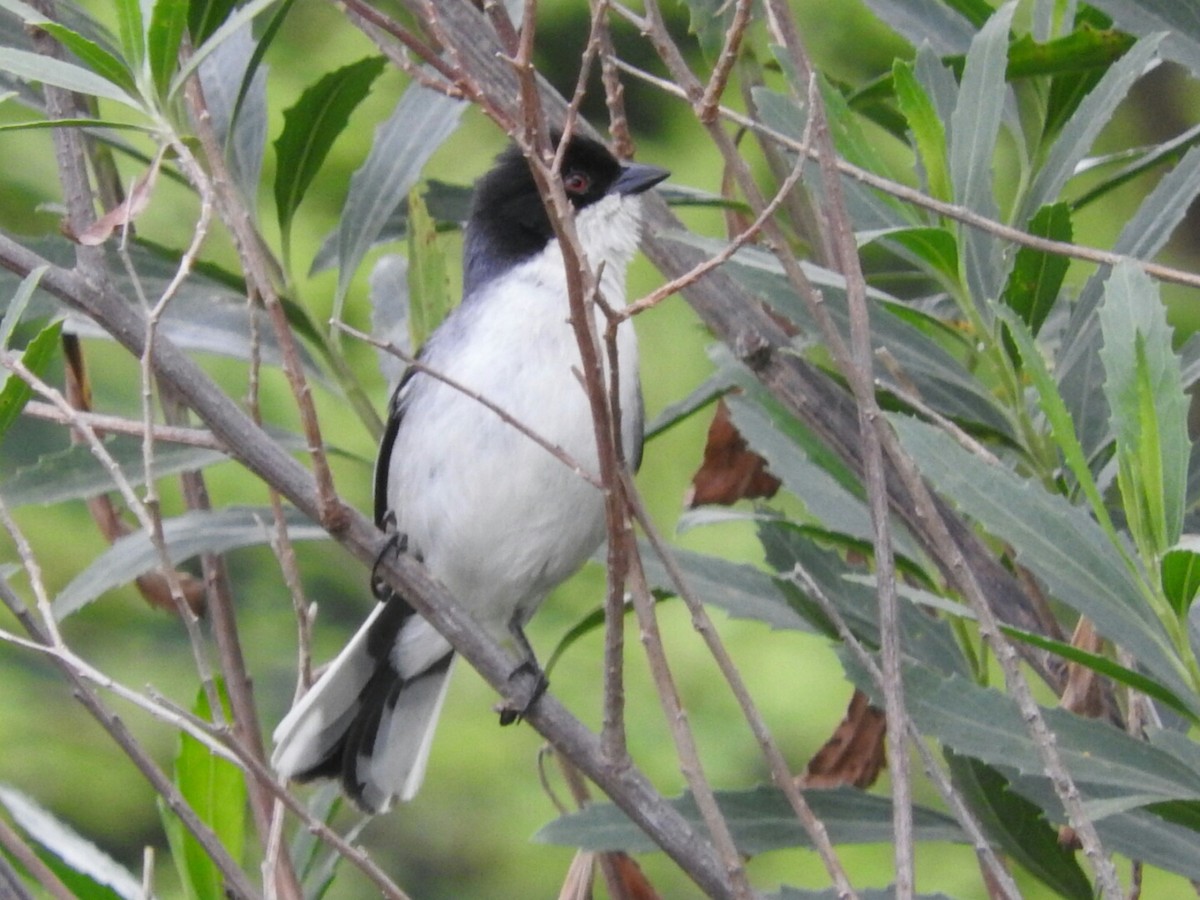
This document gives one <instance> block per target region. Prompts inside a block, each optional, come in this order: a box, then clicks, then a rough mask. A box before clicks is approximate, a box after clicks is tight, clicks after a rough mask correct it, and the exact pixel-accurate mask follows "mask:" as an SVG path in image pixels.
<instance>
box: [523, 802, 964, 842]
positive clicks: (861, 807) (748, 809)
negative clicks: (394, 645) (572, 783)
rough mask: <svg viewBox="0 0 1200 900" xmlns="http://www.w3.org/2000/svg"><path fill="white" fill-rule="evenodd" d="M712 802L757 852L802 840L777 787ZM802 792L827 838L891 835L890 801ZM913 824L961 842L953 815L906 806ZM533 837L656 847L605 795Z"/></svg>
mask: <svg viewBox="0 0 1200 900" xmlns="http://www.w3.org/2000/svg"><path fill="white" fill-rule="evenodd" d="M716 796H717V804H718V805H719V806H720V807H721V812H722V814H723V816H724V818H725V821H726V822H727V823H728V824H729V828H730V831H731V832H732V834H733V839H734V842H735V843H736V844H737V846H738V849H739V850H740V851H741V852H743V853H747V854H750V855H755V856H757V855H758V854H760V853H765V852H767V851H768V850H779V849H783V848H785V847H807V846H810V844H809V841H808V836H807V834H806V833H805V831H804V829H803V828H802V827H801V826H800V823H799V822H798V821H797V820H796V813H795V811H794V810H793V809H792V807H791V804H790V803H788V800H787V798H786V797H785V796H784V795H783V792H782V791H779V790H777V789H775V788H769V787H758V788H753V789H751V790H748V791H717V795H716ZM805 799H806V800H807V801H808V803H809V805H810V806H812V809H813V812H814V813H816V816H817V818H818V819H820V820H821V822H822V823H824V825H825V828H826V830H827V831H828V832H829V838H830V840H832V841H833V842H834V843H835V844H873V843H886V842H889V841H891V840H892V820H891V815H892V804H891V802H890V801H889V800H887V799H886V798H884V797H877V796H875V795H873V794H868V793H865V792H863V791H859V790H855V789H854V788H835V789H833V790H828V791H809V792H808V793H807V794H806V795H805ZM670 802H671V805H672V806H673V807H675V809H676V810H677V811H678V812H679V813H680V814H682V815H683V816H684V817H685V818H686V819H688V820H689V821H690V822H692V823H694V824H695V825H696V826H697V827H700V828H702V827H703V825H702V823H701V818H700V814H699V812H698V811H697V809H696V805H695V802H694V801H693V800H692V797H691V795H690V794H684V795H683V796H681V797H677V798H675V799H674V800H671V801H670ZM913 813H914V816H913V829H914V834H915V836H916V839H917V840H919V841H951V842H955V843H958V842H962V841H964V840H965V839H966V837H965V835H963V833H962V831H961V830H959V827H958V825H957V823H956V822H955V821H954V820H953V819H951V818H950V817H949V816H946V815H944V814H942V813H939V812H934V811H933V810H929V809H924V808H922V807H919V806H918V807H914V809H913ZM534 839H535V840H538V841H541V842H543V843H547V844H565V845H567V846H571V847H580V848H582V849H584V850H591V851H597V852H599V851H604V850H625V851H627V852H631V853H645V852H649V851H652V850H656V849H658V848H657V846H656V845H655V844H654V843H652V842H651V840H650V838H649V837H647V836H646V835H645V834H644V833H643V832H642V831H641V830H640V829H639V828H638V827H637V826H636V825H634V824H633V823H632V822H630V821H629V819H627V818H626V817H625V814H624V813H623V812H621V811H620V810H619V809H617V808H616V807H615V806H613V805H611V804H608V803H593V804H591V805H589V806H587V807H585V808H584V809H583V810H581V811H580V812H577V813H570V814H568V815H566V816H562V817H561V818H558V819H556V820H554V821H553V822H551V823H549V824H548V825H546V826H544V827H543V828H542V829H541V831H539V832H538V833H537V834H536V835H534Z"/></svg>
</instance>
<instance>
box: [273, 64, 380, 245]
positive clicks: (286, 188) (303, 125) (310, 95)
mask: <svg viewBox="0 0 1200 900" xmlns="http://www.w3.org/2000/svg"><path fill="white" fill-rule="evenodd" d="M383 67H384V59H383V57H381V56H372V57H368V58H366V59H362V60H359V61H358V62H356V63H351V64H350V65H347V66H343V67H342V68H340V69H337V70H336V71H334V72H330V73H329V74H327V75H325V76H324V77H322V78H321V79H320V80H319V81H318V82H317V83H316V84H314V85H312V86H311V87H310V88H308V89H307V90H306V91H305V92H304V93H303V94H302V95H301V97H300V99H299V100H298V101H297V102H296V104H295V105H294V106H292V107H291V108H290V109H288V110H285V111H284V114H283V131H282V133H280V135H279V138H278V139H277V140H276V141H275V155H276V171H275V206H276V214H277V216H278V218H279V227H280V230H281V231H282V232H283V234H284V242H285V245H286V244H287V242H288V241H289V240H290V237H289V236H290V234H291V224H292V217H293V216H294V215H295V213H296V209H297V208H298V207H299V206H300V202H301V201H302V200H303V199H304V195H305V194H306V193H307V191H308V188H309V186H310V185H311V184H312V182H313V179H314V178H316V176H317V172H319V171H320V169H321V165H322V164H323V163H324V162H325V157H326V156H327V155H328V154H329V150H330V148H331V147H332V146H333V142H334V141H335V140H336V139H337V137H338V135H340V134H341V133H342V131H343V130H345V128H346V124H347V123H348V122H349V121H350V113H351V112H353V111H354V109H355V107H357V106H358V104H359V103H361V102H362V101H363V99H364V98H365V97H366V96H367V93H368V92H369V91H370V89H371V85H372V84H373V83H374V81H375V79H376V78H378V77H379V74H380V73H381V72H382V71H383Z"/></svg>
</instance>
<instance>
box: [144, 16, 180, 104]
mask: <svg viewBox="0 0 1200 900" xmlns="http://www.w3.org/2000/svg"><path fill="white" fill-rule="evenodd" d="M187 23H188V0H155V3H154V11H153V12H152V13H151V14H150V28H149V29H148V30H147V32H146V50H147V57H148V59H149V61H150V77H151V79H152V80H153V82H154V86H155V87H156V88H158V92H159V94H160V95H163V94H165V93H166V91H167V89H168V88H169V87H170V85H171V77H172V76H173V75H174V73H175V69H176V68H177V67H178V65H179V46H180V44H181V43H182V42H183V33H184V31H185V30H186V29H187Z"/></svg>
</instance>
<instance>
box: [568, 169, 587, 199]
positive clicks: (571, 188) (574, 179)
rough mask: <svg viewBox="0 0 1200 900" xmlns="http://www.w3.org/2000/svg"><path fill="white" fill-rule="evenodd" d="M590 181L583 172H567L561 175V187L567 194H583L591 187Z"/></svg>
mask: <svg viewBox="0 0 1200 900" xmlns="http://www.w3.org/2000/svg"><path fill="white" fill-rule="evenodd" d="M591 185H592V181H591V179H590V178H588V177H587V175H585V174H584V173H583V172H567V173H566V174H565V175H564V176H563V187H564V188H566V190H567V193H568V194H583V193H586V192H587V189H588V188H589V187H591Z"/></svg>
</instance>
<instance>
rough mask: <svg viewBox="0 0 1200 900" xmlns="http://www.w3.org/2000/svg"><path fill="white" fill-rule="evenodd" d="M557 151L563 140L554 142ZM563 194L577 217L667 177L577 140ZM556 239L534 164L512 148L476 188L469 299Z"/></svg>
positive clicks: (571, 146) (565, 168)
mask: <svg viewBox="0 0 1200 900" xmlns="http://www.w3.org/2000/svg"><path fill="white" fill-rule="evenodd" d="M552 139H553V141H554V144H555V146H557V145H558V141H559V135H557V134H554V135H553V136H552ZM561 171H562V181H563V188H564V189H565V190H566V193H567V197H568V199H569V200H570V201H571V203H572V205H573V206H574V207H575V209H576V211H579V210H582V209H585V208H586V207H588V206H590V205H592V204H593V203H596V202H597V201H599V200H602V199H603V198H604V197H606V196H607V195H609V194H612V193H619V194H627V195H628V194H640V193H642V192H643V191H646V190H648V189H649V188H651V187H653V186H654V185H655V184H658V182H660V181H662V180H663V179H664V178H666V177H667V174H668V173H667V172H666V170H664V169H658V168H655V167H652V166H638V165H622V164H621V163H620V162H619V161H618V160H617V158H616V157H615V156H613V155H612V154H611V153H610V152H609V151H608V148H606V147H605V146H604V145H603V144H601V143H600V142H599V141H595V140H592V139H591V138H588V137H584V136H582V135H573V136H572V137H571V140H570V142H569V143H568V144H567V149H566V152H565V153H564V154H563V163H562V170H561ZM553 238H554V228H553V226H552V225H551V224H550V217H549V215H547V213H546V208H545V206H544V205H543V204H542V198H541V195H540V194H538V189H537V184H536V182H535V181H534V179H533V173H532V172H531V171H530V169H529V162H528V161H527V160H526V159H525V157H524V156H523V155H522V154H521V151H520V150H519V149H518V148H517V147H515V146H513V147H509V148H508V149H507V150H505V151H504V152H503V153H502V154H500V156H499V157H497V159H496V165H495V166H494V167H493V168H492V169H491V171H489V172H488V173H487V174H486V175H484V176H483V177H482V178H480V179H479V181H477V182H476V183H475V194H474V197H473V198H472V201H471V215H470V218H469V219H468V221H467V237H466V246H465V251H464V256H465V263H466V272H465V283H464V294H466V295H469V294H470V293H471V291H472V290H473V289H474V288H475V287H477V286H479V285H480V284H482V283H484V282H485V281H487V280H488V279H489V278H491V277H492V276H494V275H495V274H496V273H497V272H499V271H503V270H505V269H507V268H509V267H511V266H512V265H514V264H515V263H517V262H520V261H521V260H524V259H528V258H529V257H531V256H534V255H536V254H538V253H540V252H541V251H542V250H543V249H545V247H546V245H547V244H548V243H549V242H550V241H551V240H552V239H553Z"/></svg>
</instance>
